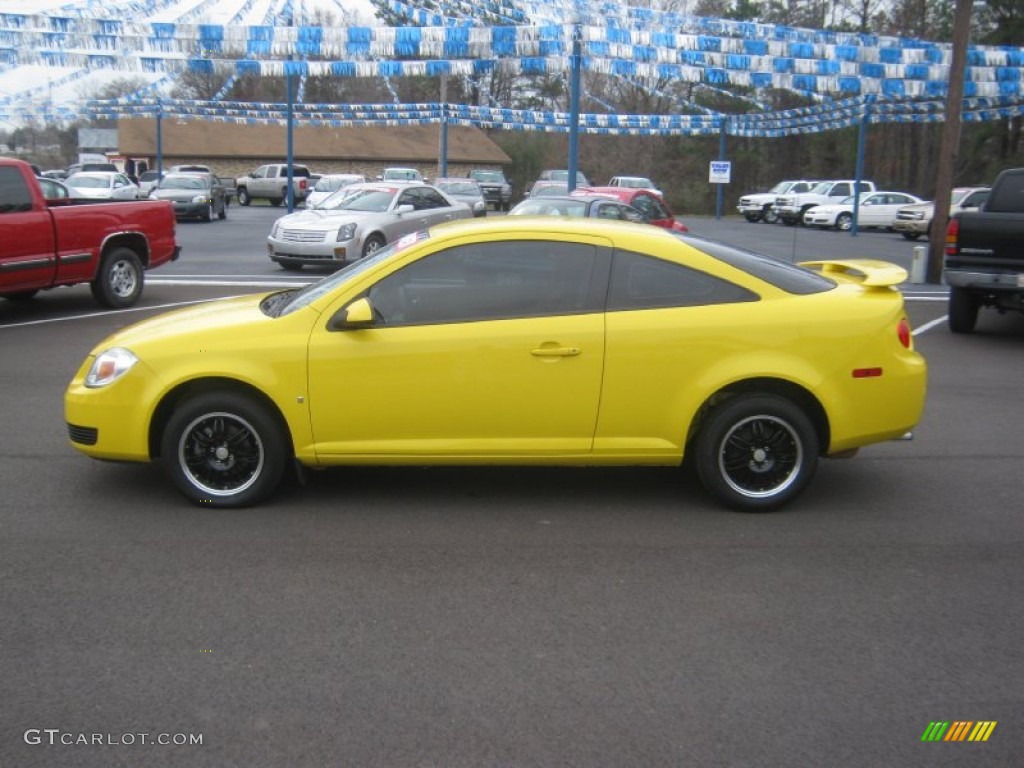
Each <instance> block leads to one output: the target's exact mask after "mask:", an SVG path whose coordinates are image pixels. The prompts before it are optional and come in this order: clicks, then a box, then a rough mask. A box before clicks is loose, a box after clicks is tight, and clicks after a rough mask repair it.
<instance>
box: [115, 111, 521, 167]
mask: <svg viewBox="0 0 1024 768" xmlns="http://www.w3.org/2000/svg"><path fill="white" fill-rule="evenodd" d="M117 127H118V150H119V152H120V154H121V155H123V156H124V157H131V158H134V159H135V160H145V161H146V163H147V164H148V165H149V167H150V168H155V167H156V155H157V135H156V133H157V121H156V119H155V118H130V119H125V118H122V119H121V120H119V121H118V125H117ZM440 130H441V129H440V126H437V125H403V126H368V127H362V126H360V127H352V128H330V127H324V126H310V125H296V126H295V128H294V133H293V146H294V159H295V162H296V163H299V164H302V165H306V166H308V167H309V169H310V170H311V171H313V172H314V173H362V174H365V175H366V176H367V178H371V179H372V178H374V177H375V176H377V175H379V174H380V173H381V171H382V170H383V169H384V168H386V167H389V166H403V167H413V168H418V169H419V170H420V172H422V173H423V175H424V176H427V177H436V176H437V175H438V174H439V173H440V146H441V141H440V135H441V134H440ZM160 134H161V137H160V138H161V141H160V144H161V148H162V151H163V152H162V154H163V165H164V167H165V168H166V167H168V166H171V165H185V164H202V165H208V166H210V168H211V169H213V171H214V172H215V173H217V174H218V175H220V176H223V177H226V178H231V177H238V176H244V175H245V174H247V173H249V172H250V171H252V170H253V169H254V168H255V167H257V166H259V165H263V164H264V163H280V162H284V161H285V160H286V158H287V129H286V127H285V126H283V125H244V124H235V123H224V122H212V121H206V120H180V119H177V118H166V117H165V118H163V119H162V120H161V125H160ZM511 162H512V159H511V158H510V157H509V156H508V155H507V154H505V152H504V150H502V148H501V147H499V146H498V145H497V144H495V143H494V142H493V141H491V139H490V138H489V137H488V136H487V134H485V133H484V132H483V131H481V130H480V129H479V128H473V127H463V126H451V127H449V128H448V175H449V176H459V175H465V174H466V173H468V172H469V170H470V169H472V168H500V167H503V166H506V165H508V164H509V163H511Z"/></svg>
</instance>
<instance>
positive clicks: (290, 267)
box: [277, 261, 302, 272]
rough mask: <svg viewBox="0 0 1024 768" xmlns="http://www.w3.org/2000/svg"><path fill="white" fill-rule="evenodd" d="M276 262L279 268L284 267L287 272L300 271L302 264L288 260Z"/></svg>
mask: <svg viewBox="0 0 1024 768" xmlns="http://www.w3.org/2000/svg"><path fill="white" fill-rule="evenodd" d="M277 264H278V266H280V267H281V269H286V270H288V271H289V272H301V271H302V265H301V264H294V263H292V262H290V261H279V262H277Z"/></svg>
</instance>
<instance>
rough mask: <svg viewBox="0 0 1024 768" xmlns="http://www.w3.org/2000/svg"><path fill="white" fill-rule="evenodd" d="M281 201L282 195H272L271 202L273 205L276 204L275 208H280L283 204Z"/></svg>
mask: <svg viewBox="0 0 1024 768" xmlns="http://www.w3.org/2000/svg"><path fill="white" fill-rule="evenodd" d="M281 202H282V201H281V198H280V197H272V198H270V204H271V205H272V206H274V207H275V208H279V207H280V206H281Z"/></svg>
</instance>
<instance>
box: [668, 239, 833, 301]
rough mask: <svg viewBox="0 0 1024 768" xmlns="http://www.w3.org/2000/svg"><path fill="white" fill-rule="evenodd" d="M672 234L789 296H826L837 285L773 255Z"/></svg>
mask: <svg viewBox="0 0 1024 768" xmlns="http://www.w3.org/2000/svg"><path fill="white" fill-rule="evenodd" d="M672 234H673V235H674V236H675V237H678V238H679V239H680V240H682V241H683V242H684V243H686V244H687V245H692V246H693V247H694V248H696V249H697V250H698V251H703V252H704V253H706V254H708V255H709V256H713V257H714V258H716V259H718V260H719V261H724V262H725V263H726V264H728V265H729V266H731V267H736V269H741V270H743V271H744V272H746V273H747V274H749V275H752V276H753V277H756V278H757V279H758V280H763V281H764V282H766V283H768V284H769V285H774V286H775V287H776V288H779V289H780V290H783V291H786V292H787V293H793V294H797V295H807V294H812V293H824V292H825V291H830V290H832V289H833V288H835V287H836V284H835V282H833V281H832V280H829V279H828V278H827V277H823V276H822V275H819V274H818V273H817V272H812V271H811V270H809V269H804V268H803V267H798V266H797V265H796V264H790V263H788V262H785V261H780V260H779V259H773V258H772V257H771V256H765V255H763V254H760V253H754V252H753V251H744V250H742V249H740V248H733V247H732V246H730V245H724V244H722V243H717V242H715V241H714V240H705V239H703V238H700V237H695V236H694V235H679V234H676V233H674V232H673V233H672Z"/></svg>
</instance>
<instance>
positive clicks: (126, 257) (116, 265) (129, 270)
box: [89, 248, 145, 309]
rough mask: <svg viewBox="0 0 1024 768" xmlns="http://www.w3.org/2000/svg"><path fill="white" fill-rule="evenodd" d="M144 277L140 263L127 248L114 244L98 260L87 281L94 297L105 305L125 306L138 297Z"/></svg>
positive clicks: (128, 305) (112, 307)
mask: <svg viewBox="0 0 1024 768" xmlns="http://www.w3.org/2000/svg"><path fill="white" fill-rule="evenodd" d="M144 280H145V277H144V273H143V269H142V263H141V262H140V261H139V257H138V256H137V255H136V254H135V251H133V250H131V249H130V248H113V249H111V250H110V251H109V252H107V253H106V254H105V255H104V256H103V259H102V260H101V261H100V268H99V271H98V272H97V273H96V278H95V279H94V280H93V281H92V283H90V284H89V287H90V288H91V289H92V295H93V298H95V299H96V301H98V302H99V303H100V304H102V305H103V306H104V307H110V308H111V309H124V308H125V307H130V306H131V305H132V304H134V303H135V302H136V301H138V300H139V296H141V295H142V285H143V282H144Z"/></svg>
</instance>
